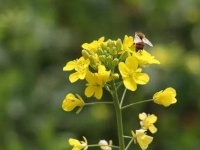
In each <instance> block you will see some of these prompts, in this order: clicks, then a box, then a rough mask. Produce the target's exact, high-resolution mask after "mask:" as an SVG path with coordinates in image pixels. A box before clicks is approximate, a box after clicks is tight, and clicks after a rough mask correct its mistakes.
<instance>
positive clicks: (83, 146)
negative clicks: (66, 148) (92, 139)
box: [69, 137, 88, 150]
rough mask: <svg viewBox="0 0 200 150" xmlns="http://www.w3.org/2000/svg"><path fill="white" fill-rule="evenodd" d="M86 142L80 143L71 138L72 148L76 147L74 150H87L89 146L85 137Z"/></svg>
mask: <svg viewBox="0 0 200 150" xmlns="http://www.w3.org/2000/svg"><path fill="white" fill-rule="evenodd" d="M83 139H84V141H78V140H77V139H72V138H70V139H69V144H70V145H71V146H74V147H73V148H72V150H81V149H84V150H87V148H88V146H87V140H86V138H85V137H83Z"/></svg>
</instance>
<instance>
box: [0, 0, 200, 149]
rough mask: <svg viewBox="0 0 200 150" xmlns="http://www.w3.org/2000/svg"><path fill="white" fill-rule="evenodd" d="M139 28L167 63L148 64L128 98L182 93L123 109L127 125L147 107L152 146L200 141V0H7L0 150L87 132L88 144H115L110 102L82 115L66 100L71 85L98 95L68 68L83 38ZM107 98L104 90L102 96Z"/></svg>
mask: <svg viewBox="0 0 200 150" xmlns="http://www.w3.org/2000/svg"><path fill="white" fill-rule="evenodd" d="M135 31H142V32H144V33H145V34H146V36H147V38H148V39H149V40H150V41H151V42H152V43H153V44H154V48H149V47H146V49H147V50H149V52H150V53H152V54H153V55H155V57H156V58H157V59H158V60H160V61H161V65H153V66H152V67H150V68H149V69H147V70H146V72H148V73H149V75H150V78H151V79H150V82H149V83H148V84H147V85H145V86H139V88H138V90H137V91H136V92H133V93H131V92H129V94H128V95H127V96H126V103H127V104H128V103H131V102H132V101H134V100H135V101H137V100H141V99H148V98H151V97H152V95H153V94H154V93H155V92H157V91H159V90H162V89H164V88H166V87H169V86H172V87H174V88H175V89H176V90H177V99H178V102H177V104H175V105H172V106H170V107H167V108H165V107H162V106H158V105H156V104H154V103H148V104H145V105H138V106H135V107H131V109H127V110H125V111H124V116H123V119H124V122H125V124H124V128H125V129H124V130H125V134H126V135H130V130H135V129H138V128H139V119H138V113H140V112H143V111H145V112H147V113H154V114H156V115H157V116H158V121H157V123H156V126H157V127H158V132H157V133H156V134H155V135H153V136H154V141H153V142H152V143H151V144H150V146H149V150H153V149H154V150H155V149H157V150H158V149H162V150H169V149H170V150H199V147H200V117H199V115H200V1H199V0H168V1H164V0H163V1H161V0H151V1H150V0H73V1H72V0H1V1H0V139H1V140H0V150H55V149H56V150H68V149H70V147H69V145H68V138H69V137H73V138H78V139H80V140H81V139H82V136H85V137H86V138H87V139H88V141H89V143H90V144H94V143H98V141H99V140H100V139H106V140H109V139H112V140H113V142H114V144H117V133H116V123H115V115H114V110H113V108H112V107H110V106H107V105H99V106H94V107H89V106H87V107H84V108H83V110H82V112H81V113H80V114H79V115H76V114H75V111H73V112H70V113H68V112H64V111H63V110H62V109H61V105H62V100H63V99H64V97H65V95H66V94H67V93H69V92H73V93H78V94H80V95H81V96H82V97H83V98H84V99H85V101H88V102H91V101H95V99H94V98H90V99H89V100H87V99H86V97H85V96H84V88H85V82H83V81H79V82H77V83H74V84H70V83H69V80H68V76H69V72H63V71H62V68H63V66H64V65H65V64H66V62H67V61H70V60H73V59H75V58H78V57H80V56H81V45H82V43H85V42H88V43H89V42H91V41H93V40H96V39H98V38H99V37H101V36H105V38H106V39H109V38H112V39H117V38H122V39H123V37H124V35H125V34H127V35H133V34H134V32H135ZM80 85H81V86H80ZM110 98H111V97H110V95H109V94H108V93H107V92H105V95H104V97H103V100H105V101H106V100H110ZM127 142H128V141H127ZM91 149H93V148H91ZM94 149H95V148H94ZM132 149H136V150H139V149H140V148H139V146H138V145H133V147H132Z"/></svg>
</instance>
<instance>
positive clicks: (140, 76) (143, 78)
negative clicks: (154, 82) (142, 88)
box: [134, 73, 149, 84]
mask: <svg viewBox="0 0 200 150" xmlns="http://www.w3.org/2000/svg"><path fill="white" fill-rule="evenodd" d="M134 78H135V82H136V83H137V84H146V83H148V82H149V76H148V75H147V74H146V73H136V75H135V76H134Z"/></svg>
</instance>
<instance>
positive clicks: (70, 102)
mask: <svg viewBox="0 0 200 150" xmlns="http://www.w3.org/2000/svg"><path fill="white" fill-rule="evenodd" d="M76 96H77V97H78V98H77V97H75V95H74V94H72V93H69V94H67V96H66V97H65V99H64V100H63V103H62V108H63V109H64V110H65V111H72V110H73V109H74V108H75V107H77V106H78V107H80V108H79V109H78V110H77V112H76V113H79V112H80V111H81V110H82V108H83V106H84V105H85V102H84V101H83V99H82V98H81V97H80V96H79V95H78V94H77V95H76Z"/></svg>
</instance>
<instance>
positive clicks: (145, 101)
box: [121, 99, 153, 109]
mask: <svg viewBox="0 0 200 150" xmlns="http://www.w3.org/2000/svg"><path fill="white" fill-rule="evenodd" d="M150 101H153V99H148V100H143V101H139V102H135V103H132V104H129V105H126V106H124V107H122V108H121V109H125V108H128V107H131V106H133V105H137V104H142V103H147V102H150Z"/></svg>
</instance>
